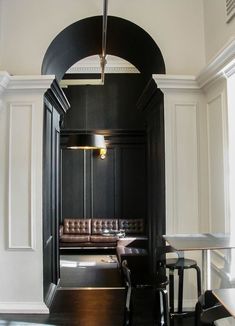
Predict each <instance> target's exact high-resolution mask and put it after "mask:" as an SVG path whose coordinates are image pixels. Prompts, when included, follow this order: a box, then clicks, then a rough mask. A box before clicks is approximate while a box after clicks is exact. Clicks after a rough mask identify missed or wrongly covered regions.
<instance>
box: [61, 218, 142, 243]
mask: <svg viewBox="0 0 235 326" xmlns="http://www.w3.org/2000/svg"><path fill="white" fill-rule="evenodd" d="M119 231H122V232H123V233H124V234H125V235H126V236H127V238H125V239H126V241H128V239H129V240H130V241H131V242H132V240H133V241H135V240H138V238H140V239H141V238H142V237H143V236H144V219H107V218H93V219H91V218H88V219H84V218H65V219H64V223H63V225H61V226H60V248H116V247H117V245H118V241H119V235H120V233H119ZM120 240H121V239H120Z"/></svg>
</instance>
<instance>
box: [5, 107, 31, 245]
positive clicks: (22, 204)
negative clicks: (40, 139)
mask: <svg viewBox="0 0 235 326" xmlns="http://www.w3.org/2000/svg"><path fill="white" fill-rule="evenodd" d="M34 111H35V107H34V104H33V103H21V102H14V103H13V102H12V103H10V104H9V154H8V155H9V156H8V160H9V168H8V244H7V247H8V249H10V250H33V249H34V247H35V236H34V220H35V200H36V193H35V173H36V171H35V166H36V162H35V146H34V139H35V135H34V131H35V128H34V127H35V122H36V121H35V114H34ZM21 167H22V168H21ZM26 167H27V168H26ZM22 192H24V193H25V196H24V197H23V198H24V201H22V198H21V200H20V201H19V196H18V194H19V193H22Z"/></svg>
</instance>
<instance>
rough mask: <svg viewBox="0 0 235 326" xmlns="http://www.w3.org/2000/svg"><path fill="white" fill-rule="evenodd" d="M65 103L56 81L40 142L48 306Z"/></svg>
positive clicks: (55, 268)
mask: <svg viewBox="0 0 235 326" xmlns="http://www.w3.org/2000/svg"><path fill="white" fill-rule="evenodd" d="M67 109H68V101H67V99H66V98H65V96H64V93H63V92H62V91H61V89H60V88H59V86H58V84H57V82H56V81H54V82H53V83H52V86H51V89H50V90H48V91H47V93H46V94H45V98H44V139H43V150H44V152H43V154H44V155H43V156H44V157H43V287H44V299H45V301H46V302H47V303H48V304H49V300H50V298H51V295H52V293H51V290H52V289H55V285H56V284H57V283H58V280H59V246H58V243H59V219H60V215H61V203H60V191H61V188H60V120H61V115H62V114H63V113H64V112H65V111H66V110H67Z"/></svg>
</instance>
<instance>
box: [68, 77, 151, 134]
mask: <svg viewBox="0 0 235 326" xmlns="http://www.w3.org/2000/svg"><path fill="white" fill-rule="evenodd" d="M83 77H85V78H92V77H94V76H91V75H86V76H83ZM65 78H82V76H81V75H66V76H65ZM96 78H98V77H96ZM145 85H146V78H145V77H144V76H142V75H141V74H107V75H106V76H105V84H104V85H103V86H99V85H97V86H96V85H92V86H91V85H90V86H71V87H68V88H67V89H65V94H66V96H67V98H68V99H69V102H70V103H71V109H70V110H69V111H68V112H67V114H66V116H65V119H64V125H63V129H65V130H71V129H72V130H73V129H74V130H82V129H83V130H84V129H85V130H86V129H88V130H116V129H124V130H144V129H145V119H144V114H143V113H142V112H141V111H137V110H136V102H137V100H138V98H139V96H140V95H141V93H142V90H143V88H144V87H145ZM86 116H87V118H86Z"/></svg>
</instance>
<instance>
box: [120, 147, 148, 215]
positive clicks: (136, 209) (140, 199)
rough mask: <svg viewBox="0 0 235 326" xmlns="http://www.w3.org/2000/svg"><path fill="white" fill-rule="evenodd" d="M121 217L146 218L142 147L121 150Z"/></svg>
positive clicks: (144, 161)
mask: <svg viewBox="0 0 235 326" xmlns="http://www.w3.org/2000/svg"><path fill="white" fill-rule="evenodd" d="M120 159H121V189H120V194H121V198H122V205H121V207H122V213H121V216H122V217H124V218H125V217H127V218H138V217H139V218H142V217H143V216H146V198H147V192H146V190H147V188H146V183H147V180H146V155H145V147H144V146H137V145H136V146H133V147H130V146H128V147H123V148H121V157H120Z"/></svg>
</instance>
